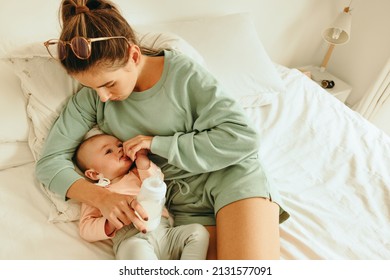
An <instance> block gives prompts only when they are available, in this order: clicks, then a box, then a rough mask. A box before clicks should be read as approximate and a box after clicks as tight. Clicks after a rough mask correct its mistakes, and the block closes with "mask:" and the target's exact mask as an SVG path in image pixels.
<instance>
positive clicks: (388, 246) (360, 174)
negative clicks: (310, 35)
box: [0, 10, 390, 260]
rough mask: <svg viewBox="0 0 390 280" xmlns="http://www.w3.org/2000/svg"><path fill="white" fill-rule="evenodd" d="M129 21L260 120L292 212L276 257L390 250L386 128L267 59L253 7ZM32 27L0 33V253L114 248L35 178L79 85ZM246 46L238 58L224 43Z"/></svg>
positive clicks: (274, 173) (40, 255)
mask: <svg viewBox="0 0 390 280" xmlns="http://www.w3.org/2000/svg"><path fill="white" fill-rule="evenodd" d="M52 12H53V13H56V11H55V10H54V11H52ZM222 27H224V28H227V29H228V30H229V31H230V33H229V36H227V35H226V34H224V32H220V30H221V28H222ZM135 28H136V30H137V32H138V33H139V36H140V38H141V42H142V43H144V44H149V45H154V46H159V47H169V48H174V49H177V50H178V51H181V52H183V53H185V54H186V55H188V56H190V57H191V58H192V59H194V60H197V61H198V62H199V63H202V64H204V65H205V67H207V68H208V69H209V70H210V72H212V73H213V74H214V75H216V76H217V78H219V79H220V80H221V81H222V82H223V84H224V85H225V86H226V88H227V89H228V91H229V93H231V94H232V95H233V96H234V97H235V98H236V99H237V100H238V102H240V104H242V106H243V107H244V110H245V111H246V113H247V114H248V116H249V118H250V120H251V121H252V122H253V124H254V126H255V127H256V128H257V129H258V131H259V133H260V135H261V139H260V151H259V154H260V160H261V161H262V163H263V167H264V169H265V171H266V174H267V176H268V180H269V181H270V183H271V184H272V185H274V187H275V188H278V189H279V192H280V194H281V197H282V199H283V202H284V204H285V206H286V208H287V210H288V211H289V213H290V215H291V217H290V218H289V219H288V220H287V221H286V222H284V223H283V224H281V226H280V234H281V259H283V260H387V259H390V238H389V237H390V203H389V201H390V172H389V170H390V138H389V137H388V136H387V135H386V134H385V133H384V132H383V131H381V130H380V129H378V128H376V127H375V126H373V125H372V124H371V123H369V122H368V121H367V120H365V119H364V118H363V117H362V116H360V115H359V114H358V113H356V112H355V111H353V110H351V109H350V108H348V107H347V106H345V105H344V104H343V103H341V102H340V101H339V100H338V99H336V98H334V97H333V96H331V95H329V94H328V93H327V92H326V91H325V90H324V89H322V88H321V87H320V86H318V85H317V84H316V83H315V82H313V81H312V80H310V79H309V78H308V77H307V76H305V75H304V74H302V73H301V72H300V71H298V70H297V69H293V68H288V67H286V66H283V65H280V64H276V63H274V62H273V61H272V60H271V59H270V58H269V56H268V55H267V53H266V51H265V49H264V47H263V45H262V42H261V41H260V40H259V39H258V37H257V34H256V30H255V27H254V25H253V22H252V20H251V16H250V14H247V13H237V14H234V13H233V14H224V15H220V16H205V17H199V18H195V19H186V20H183V21H176V22H172V23H164V24H157V23H154V24H139V25H137V26H136V27H135ZM49 33H50V34H51V33H53V34H54V35H53V36H55V30H50V31H49V32H48V34H49ZM31 37H32V38H29V40H27V41H28V42H25V41H23V42H22V41H13V42H11V41H7V40H4V41H2V42H1V43H0V44H2V46H1V47H0V57H1V58H0V80H1V84H2V85H3V87H2V89H1V90H0V95H1V100H2V101H1V104H0V114H1V120H2V121H1V124H0V125H1V129H0V192H1V196H0V209H1V210H0V216H1V219H2V222H3V223H2V224H3V228H2V230H1V231H0V240H1V241H0V242H1V244H0V247H1V250H0V259H2V260H7V259H11V260H20V259H37V260H42V259H44V260H47V259H59V260H65V259H67V260H69V259H70V260H85V259H90V260H110V259H113V258H114V255H113V253H112V248H111V243H110V241H103V242H95V243H88V242H86V241H84V240H82V239H81V238H80V237H79V234H78V224H77V223H78V214H79V212H78V211H79V204H78V203H77V202H75V201H71V200H70V201H68V202H63V201H61V200H59V199H58V197H56V195H55V194H53V193H50V192H49V191H47V190H46V189H45V188H44V187H43V186H42V185H41V184H40V183H39V182H38V181H37V179H36V178H35V174H34V168H35V161H36V160H37V158H38V157H39V153H40V151H41V148H42V144H43V143H44V139H45V137H46V135H47V132H48V129H49V128H50V126H51V124H52V123H53V121H54V120H55V118H56V116H58V114H59V112H60V110H61V108H62V106H63V104H64V102H65V101H66V100H67V98H69V96H70V95H71V94H72V93H73V92H75V91H77V89H78V88H79V87H80V85H78V84H77V83H76V82H75V81H73V80H72V79H71V78H69V77H68V76H67V75H66V73H64V71H63V70H62V68H61V67H60V66H59V65H58V64H57V63H56V62H55V61H53V60H52V59H51V58H50V57H49V56H48V55H47V53H46V51H45V49H44V48H43V46H42V40H40V38H38V36H37V37H36V38H35V37H34V36H31ZM231 37H234V38H236V40H233V42H232V40H231ZM47 39H49V38H47ZM242 46H245V51H244V54H242V55H241V56H240V57H239V59H238V58H235V57H234V56H232V55H231V54H232V53H235V52H236V51H241V50H242V49H241V48H242ZM11 47H12V48H11ZM11 49H12V50H11ZM221 49H224V51H221Z"/></svg>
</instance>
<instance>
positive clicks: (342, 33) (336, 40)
mask: <svg viewBox="0 0 390 280" xmlns="http://www.w3.org/2000/svg"><path fill="white" fill-rule="evenodd" d="M351 23H352V15H351V13H350V8H349V7H345V8H344V10H343V11H342V12H341V13H340V14H339V16H338V17H337V19H336V20H335V22H334V23H333V24H332V25H331V26H330V27H328V28H326V29H325V30H324V32H323V33H322V37H323V38H324V40H325V41H326V42H328V43H329V49H328V52H327V53H326V54H325V57H324V60H323V61H322V64H321V68H320V70H321V72H324V71H325V68H326V66H327V64H328V62H329V59H330V56H331V54H332V51H333V48H334V46H335V45H341V44H345V43H347V42H348V41H349V38H350V36H351Z"/></svg>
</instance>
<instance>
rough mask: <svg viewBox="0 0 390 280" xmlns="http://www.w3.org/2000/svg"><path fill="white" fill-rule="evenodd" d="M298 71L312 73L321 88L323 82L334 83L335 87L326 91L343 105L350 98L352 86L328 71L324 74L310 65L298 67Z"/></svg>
mask: <svg viewBox="0 0 390 280" xmlns="http://www.w3.org/2000/svg"><path fill="white" fill-rule="evenodd" d="M297 69H298V70H300V71H302V72H310V74H311V79H312V80H313V81H315V82H316V83H318V84H319V85H320V86H321V81H322V80H331V81H334V87H333V88H325V90H326V91H328V92H329V93H330V94H332V95H333V96H334V97H336V98H337V99H339V100H340V101H341V102H343V103H345V101H346V100H347V98H348V96H349V95H350V93H351V91H352V86H350V85H349V84H347V83H346V82H344V81H343V80H341V79H339V78H337V77H336V76H334V75H332V74H331V73H329V72H327V71H326V70H325V71H324V72H321V71H320V67H318V66H313V65H308V66H303V67H298V68H297Z"/></svg>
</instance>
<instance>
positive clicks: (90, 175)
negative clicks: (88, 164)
mask: <svg viewBox="0 0 390 280" xmlns="http://www.w3.org/2000/svg"><path fill="white" fill-rule="evenodd" d="M84 175H85V176H86V177H87V178H89V179H91V180H93V181H97V180H99V179H100V178H102V177H103V174H101V173H99V172H97V171H95V170H93V169H88V170H85V172H84Z"/></svg>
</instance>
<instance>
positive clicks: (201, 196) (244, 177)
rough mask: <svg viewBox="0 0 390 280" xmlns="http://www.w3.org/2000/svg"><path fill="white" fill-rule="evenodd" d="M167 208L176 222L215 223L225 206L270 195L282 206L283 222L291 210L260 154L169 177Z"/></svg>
mask: <svg viewBox="0 0 390 280" xmlns="http://www.w3.org/2000/svg"><path fill="white" fill-rule="evenodd" d="M167 185H168V191H167V203H166V205H167V208H168V210H169V211H170V212H171V213H172V214H173V215H174V221H175V225H183V224H190V223H199V224H202V225H205V226H206V225H215V216H216V214H217V212H218V211H219V210H220V209H221V208H222V207H224V206H226V205H228V204H230V203H232V202H235V201H238V200H241V199H245V198H252V197H264V198H269V199H270V200H272V201H274V202H275V203H277V204H278V205H279V206H280V215H279V222H280V223H281V222H283V221H285V220H286V219H287V218H288V217H289V214H288V213H287V212H286V211H285V210H284V209H283V208H284V207H283V206H282V201H281V199H280V196H279V194H278V192H277V190H275V189H272V188H271V186H270V184H269V183H268V181H267V178H266V177H265V174H264V171H263V168H262V167H261V164H260V162H259V159H258V158H249V159H247V160H244V161H242V162H241V163H239V164H236V165H232V166H229V167H227V168H224V169H222V170H219V171H214V172H210V173H204V174H200V175H196V176H192V177H188V178H185V179H180V180H172V181H167Z"/></svg>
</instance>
